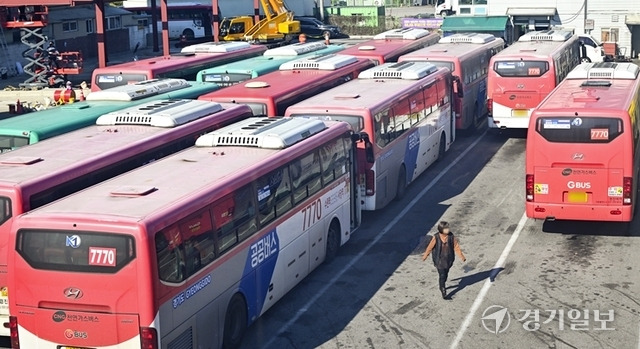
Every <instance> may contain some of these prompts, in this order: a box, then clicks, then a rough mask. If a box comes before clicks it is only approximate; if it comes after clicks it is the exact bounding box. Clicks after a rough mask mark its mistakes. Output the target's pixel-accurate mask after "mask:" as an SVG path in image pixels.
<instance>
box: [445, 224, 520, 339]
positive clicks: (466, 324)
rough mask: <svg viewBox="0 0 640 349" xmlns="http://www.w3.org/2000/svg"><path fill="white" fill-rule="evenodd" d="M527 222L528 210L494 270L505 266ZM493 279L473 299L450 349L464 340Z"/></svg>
mask: <svg viewBox="0 0 640 349" xmlns="http://www.w3.org/2000/svg"><path fill="white" fill-rule="evenodd" d="M525 223H527V213H526V212H525V213H523V214H522V218H520V222H518V226H517V227H516V230H514V231H513V234H511V238H510V239H509V242H507V246H505V248H504V250H502V254H501V255H500V258H498V261H497V262H496V265H495V266H494V267H493V270H498V269H499V268H504V264H505V262H506V261H507V257H508V256H509V253H510V252H511V248H512V247H513V245H515V243H516V240H518V237H519V236H520V232H521V231H522V229H523V228H524V225H525ZM491 280H492V278H491V277H490V278H488V279H486V280H485V282H484V285H482V289H480V293H478V296H477V297H476V300H475V301H473V304H472V305H471V308H470V309H469V313H467V317H465V319H464V321H463V322H462V325H461V326H460V329H459V330H458V332H457V333H456V338H455V339H454V340H453V342H452V343H451V346H450V347H449V348H450V349H456V348H457V347H458V344H460V341H461V340H462V336H464V334H465V332H466V331H467V329H468V328H469V325H471V322H472V321H473V318H474V317H475V316H476V312H477V311H478V308H480V306H481V305H482V302H483V301H484V298H485V297H486V296H487V293H489V288H491V284H492V283H493V282H492V281H491Z"/></svg>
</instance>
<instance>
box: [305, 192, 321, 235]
mask: <svg viewBox="0 0 640 349" xmlns="http://www.w3.org/2000/svg"><path fill="white" fill-rule="evenodd" d="M301 212H302V230H307V229H308V228H310V227H311V226H312V225H314V224H315V223H316V222H318V221H319V220H320V219H322V201H321V200H320V199H317V200H315V201H313V202H311V203H310V204H309V205H307V207H305V208H303V209H302V211H301Z"/></svg>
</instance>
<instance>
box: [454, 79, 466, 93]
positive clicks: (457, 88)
mask: <svg viewBox="0 0 640 349" xmlns="http://www.w3.org/2000/svg"><path fill="white" fill-rule="evenodd" d="M453 93H455V94H456V96H458V98H462V97H464V91H463V90H462V82H461V81H460V78H457V77H456V78H454V79H453Z"/></svg>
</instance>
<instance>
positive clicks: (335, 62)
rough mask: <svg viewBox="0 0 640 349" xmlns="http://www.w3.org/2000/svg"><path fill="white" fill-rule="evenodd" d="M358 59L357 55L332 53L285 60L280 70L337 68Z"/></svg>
mask: <svg viewBox="0 0 640 349" xmlns="http://www.w3.org/2000/svg"><path fill="white" fill-rule="evenodd" d="M357 61H358V59H357V58H356V57H355V56H350V55H336V54H332V55H325V56H318V57H310V58H301V59H296V60H293V61H289V62H285V63H282V65H280V70H296V69H302V70H336V69H340V68H342V67H344V66H347V65H349V64H353V63H355V62H357Z"/></svg>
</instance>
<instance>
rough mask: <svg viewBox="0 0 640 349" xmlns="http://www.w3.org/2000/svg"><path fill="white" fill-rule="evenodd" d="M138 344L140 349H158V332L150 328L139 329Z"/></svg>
mask: <svg viewBox="0 0 640 349" xmlns="http://www.w3.org/2000/svg"><path fill="white" fill-rule="evenodd" d="M140 342H141V344H142V346H141V348H142V349H158V331H156V329H155V328H151V327H141V328H140Z"/></svg>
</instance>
